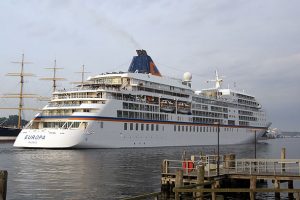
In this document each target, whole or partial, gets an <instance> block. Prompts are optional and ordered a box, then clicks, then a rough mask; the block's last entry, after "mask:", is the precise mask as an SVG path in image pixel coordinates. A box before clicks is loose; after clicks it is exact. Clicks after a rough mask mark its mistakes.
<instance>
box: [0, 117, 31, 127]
mask: <svg viewBox="0 0 300 200" xmlns="http://www.w3.org/2000/svg"><path fill="white" fill-rule="evenodd" d="M27 123H28V121H27V120H23V119H22V127H23V126H25V125H26V124H27ZM0 126H7V127H17V126H18V115H9V117H0Z"/></svg>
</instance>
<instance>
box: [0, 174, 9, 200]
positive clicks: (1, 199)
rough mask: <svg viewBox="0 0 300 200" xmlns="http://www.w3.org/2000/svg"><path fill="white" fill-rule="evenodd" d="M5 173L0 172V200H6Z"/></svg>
mask: <svg viewBox="0 0 300 200" xmlns="http://www.w3.org/2000/svg"><path fill="white" fill-rule="evenodd" d="M6 190H7V171H6V170H4V171H2V170H0V200H6Z"/></svg>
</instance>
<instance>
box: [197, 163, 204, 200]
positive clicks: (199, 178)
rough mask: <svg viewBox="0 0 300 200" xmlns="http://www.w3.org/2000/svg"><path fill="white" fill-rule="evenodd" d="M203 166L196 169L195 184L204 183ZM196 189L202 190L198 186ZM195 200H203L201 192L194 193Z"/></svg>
mask: <svg viewBox="0 0 300 200" xmlns="http://www.w3.org/2000/svg"><path fill="white" fill-rule="evenodd" d="M204 174H205V170H204V165H200V166H198V167H197V184H203V183H204ZM197 188H198V189H200V188H203V186H198V187H197ZM196 200H203V192H196Z"/></svg>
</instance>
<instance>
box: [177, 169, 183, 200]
mask: <svg viewBox="0 0 300 200" xmlns="http://www.w3.org/2000/svg"><path fill="white" fill-rule="evenodd" d="M182 186H183V171H182V169H179V170H177V171H176V178H175V187H182ZM175 200H180V196H179V192H175Z"/></svg>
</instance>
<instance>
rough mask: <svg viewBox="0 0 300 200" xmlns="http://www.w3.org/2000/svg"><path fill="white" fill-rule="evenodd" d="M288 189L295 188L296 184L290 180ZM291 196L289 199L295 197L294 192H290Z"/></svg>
mask: <svg viewBox="0 0 300 200" xmlns="http://www.w3.org/2000/svg"><path fill="white" fill-rule="evenodd" d="M288 189H294V184H293V181H292V180H291V181H288ZM288 196H289V199H294V193H292V192H290V193H289V194H288Z"/></svg>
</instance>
